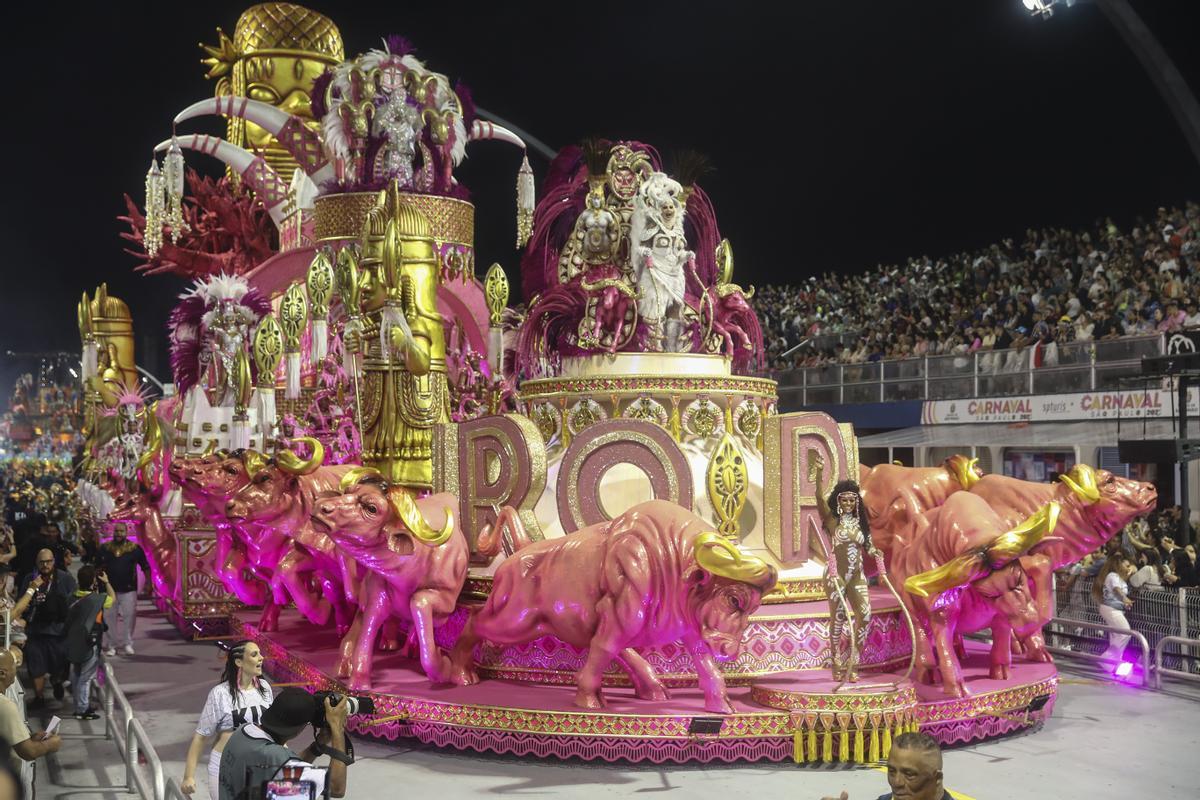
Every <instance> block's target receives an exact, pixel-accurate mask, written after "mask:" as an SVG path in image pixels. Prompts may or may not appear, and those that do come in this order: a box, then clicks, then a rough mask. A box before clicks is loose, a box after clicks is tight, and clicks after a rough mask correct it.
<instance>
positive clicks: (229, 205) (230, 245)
mask: <svg viewBox="0 0 1200 800" xmlns="http://www.w3.org/2000/svg"><path fill="white" fill-rule="evenodd" d="M187 185H188V192H189V194H188V195H187V196H186V197H185V198H184V206H183V215H184V219H185V220H186V221H187V223H188V226H189V227H190V228H191V230H190V231H189V232H187V233H185V234H184V235H183V236H181V237H180V238H179V243H178V244H172V243H171V239H170V237H169V236H167V237H164V238H165V241H164V242H163V245H162V248H161V249H160V250H159V253H158V255H157V256H155V257H153V258H151V257H150V256H149V255H147V254H146V248H145V245H144V243H143V237H144V235H145V231H146V216H145V214H143V213H142V211H141V209H140V208H138V205H137V203H135V202H134V201H133V199H132V198H130V196H129V195H125V207H126V210H127V211H128V212H129V213H128V214H127V215H126V216H122V217H117V219H118V220H120V221H121V222H124V223H125V224H127V225H128V226H129V230H128V231H125V232H122V233H121V238H122V239H124V240H126V241H127V242H131V243H132V244H133V247H129V248H126V249H125V252H127V253H129V254H130V255H132V256H134V257H136V258H137V259H138V260H139V262H140V263H138V264H137V265H136V266H135V267H134V270H136V271H138V272H143V273H145V274H147V275H157V274H161V273H173V274H175V275H181V276H183V277H185V278H198V277H202V276H205V275H217V274H220V273H222V272H223V273H226V274H229V275H243V274H245V273H246V272H249V271H250V270H252V269H254V268H255V267H257V266H258V265H259V264H261V263H262V262H264V261H266V260H267V259H268V258H270V257H271V256H273V255H274V254H275V250H276V248H275V242H274V238H275V229H274V226H273V225H272V224H271V218H270V217H269V216H268V215H267V212H266V211H265V210H264V209H263V207H262V204H261V203H259V202H258V200H257V199H255V197H254V196H253V195H252V194H250V193H249V192H247V191H246V190H245V189H243V188H241V187H239V186H234V185H233V184H232V183H231V182H230V180H229V179H228V178H227V177H221V178H220V179H217V180H214V179H212V178H206V177H203V176H201V175H200V174H199V173H197V172H196V171H195V170H192V169H189V170H188V172H187Z"/></svg>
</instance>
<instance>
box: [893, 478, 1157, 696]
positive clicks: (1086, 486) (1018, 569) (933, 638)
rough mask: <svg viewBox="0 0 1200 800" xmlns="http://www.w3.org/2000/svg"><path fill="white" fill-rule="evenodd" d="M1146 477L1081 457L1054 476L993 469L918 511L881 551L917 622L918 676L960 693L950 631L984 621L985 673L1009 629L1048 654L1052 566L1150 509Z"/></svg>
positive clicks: (1007, 655)
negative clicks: (1053, 479)
mask: <svg viewBox="0 0 1200 800" xmlns="http://www.w3.org/2000/svg"><path fill="white" fill-rule="evenodd" d="M1156 498H1157V493H1156V491H1155V489H1154V487H1153V486H1152V485H1150V484H1147V483H1141V482H1137V481H1131V480H1127V479H1125V478H1118V477H1116V476H1114V475H1112V474H1111V473H1109V472H1107V471H1104V470H1095V469H1093V468H1092V467H1089V466H1086V465H1083V464H1080V465H1077V466H1076V467H1075V468H1073V469H1072V470H1071V472H1070V473H1069V474H1067V475H1064V476H1062V478H1061V483H1058V484H1038V483H1031V482H1027V481H1019V480H1015V479H1012V478H1005V477H1003V476H998V475H991V476H986V477H984V478H982V479H980V480H979V482H978V483H976V484H975V485H974V486H972V488H971V490H970V491H968V492H955V493H953V494H951V495H950V496H949V497H948V498H947V499H946V501H945V502H944V503H943V504H942V505H941V506H939V507H938V508H935V509H933V510H931V511H929V512H927V513H926V514H925V516H926V523H927V524H926V525H923V526H919V531H920V532H919V533H917V534H915V535H914V538H913V539H912V541H911V542H910V543H908V544H907V546H905V547H903V548H894V549H893V551H892V553H891V558H890V559H889V565H890V568H891V570H892V572H893V574H894V575H895V576H896V577H897V579H898V580H899V581H900V582H903V584H904V589H905V592H904V593H903V599H904V602H905V605H906V606H908V608H909V611H910V612H911V613H912V615H913V618H914V622H915V623H916V626H915V627H916V632H917V641H916V642H915V643H914V644H915V647H916V651H917V652H916V655H917V663H918V677H919V678H920V679H922V680H924V681H926V682H929V683H932V682H934V681H935V680H937V679H938V678H939V677H940V680H941V684H942V689H943V691H944V692H945V693H946V694H947V695H950V696H953V697H961V696H963V695H964V694H965V693H966V687H965V685H964V683H963V677H962V668H961V666H960V664H959V660H958V655H957V653H956V652H955V639H956V636H958V635H961V634H964V633H971V632H974V631H978V630H981V629H983V628H987V627H990V628H991V629H992V649H991V664H992V666H991V673H990V674H991V677H992V678H994V679H998V680H1001V679H1006V678H1007V677H1008V674H1009V668H1010V666H1011V663H1012V661H1011V659H1012V654H1011V648H1012V641H1011V639H1012V636H1013V634H1014V633H1015V634H1016V635H1017V637H1018V638H1019V639H1021V640H1022V641H1023V642H1024V645H1025V655H1026V657H1027V658H1029V659H1031V660H1034V661H1050V660H1051V657H1050V654H1049V653H1048V652H1046V650H1045V645H1044V643H1043V641H1042V636H1041V629H1042V627H1043V626H1044V625H1045V624H1046V623H1047V622H1049V621H1050V618H1051V617H1052V616H1053V608H1052V607H1051V581H1052V580H1053V573H1054V570H1055V569H1057V568H1059V567H1062V566H1065V565H1066V564H1069V563H1071V562H1073V561H1076V560H1078V559H1079V558H1082V557H1083V556H1084V555H1085V554H1086V553H1088V552H1090V551H1092V550H1094V549H1095V548H1096V547H1098V546H1099V545H1101V544H1103V543H1104V542H1105V541H1107V540H1108V539H1109V538H1111V537H1112V536H1113V535H1114V534H1115V533H1116V532H1117V531H1119V530H1120V529H1121V527H1122V526H1124V524H1125V523H1126V522H1128V521H1129V520H1130V519H1132V518H1134V517H1136V516H1139V515H1141V514H1146V513H1149V511H1151V510H1152V509H1153V508H1154V504H1155V501H1156Z"/></svg>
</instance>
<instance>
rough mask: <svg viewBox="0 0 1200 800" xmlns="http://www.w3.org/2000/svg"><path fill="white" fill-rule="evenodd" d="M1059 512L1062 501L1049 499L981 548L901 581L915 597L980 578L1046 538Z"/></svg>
mask: <svg viewBox="0 0 1200 800" xmlns="http://www.w3.org/2000/svg"><path fill="white" fill-rule="evenodd" d="M1061 512H1062V506H1061V505H1059V504H1058V503H1055V502H1053V501H1052V502H1049V503H1047V504H1046V505H1044V506H1042V507H1041V508H1039V509H1038V510H1037V511H1035V512H1034V513H1032V514H1030V515H1029V517H1028V518H1027V519H1026V520H1025V521H1024V522H1022V523H1021V524H1020V525H1018V526H1017V527H1015V528H1013V529H1012V530H1010V531H1005V532H1004V533H1002V534H1000V535H999V536H997V537H996V538H995V539H993V540H992V542H991V544H989V545H987V547H985V548H983V549H982V550H972V551H971V552H969V553H964V554H963V555H960V556H957V557H955V558H953V559H951V560H950V561H948V562H946V563H945V564H943V565H941V566H940V567H935V568H934V569H931V570H928V571H926V572H922V573H919V574H917V575H913V576H912V577H910V578H909V579H908V580H906V581H905V582H904V588H905V590H907V591H908V592H909V593H910V594H915V595H917V596H918V597H929V596H930V595H934V594H941V593H942V592H944V591H946V590H948V589H953V588H954V587H956V586H965V585H966V584H968V583H971V582H972V581H974V580H976V579H978V578H982V577H984V576H985V575H987V574H988V572H990V571H992V570H995V569H999V568H1000V567H1003V566H1004V565H1005V564H1008V563H1009V562H1011V561H1012V560H1013V559H1016V558H1020V557H1021V556H1023V555H1025V554H1026V553H1028V552H1029V551H1030V550H1031V549H1032V548H1033V547H1034V546H1035V545H1036V544H1037V543H1038V542H1040V541H1042V540H1043V539H1044V538H1046V536H1048V535H1049V534H1050V533H1051V532H1053V531H1054V528H1055V526H1056V525H1058V516H1059V514H1060V513H1061Z"/></svg>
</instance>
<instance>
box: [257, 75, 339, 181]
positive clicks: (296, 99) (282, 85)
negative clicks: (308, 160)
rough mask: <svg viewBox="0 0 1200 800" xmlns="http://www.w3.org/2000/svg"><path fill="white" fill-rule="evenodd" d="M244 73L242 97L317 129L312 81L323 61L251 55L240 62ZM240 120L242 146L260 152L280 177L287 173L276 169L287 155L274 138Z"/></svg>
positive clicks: (288, 158)
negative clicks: (290, 115) (295, 117)
mask: <svg viewBox="0 0 1200 800" xmlns="http://www.w3.org/2000/svg"><path fill="white" fill-rule="evenodd" d="M243 67H244V72H245V90H244V94H243V96H244V97H249V98H250V99H251V100H258V101H259V102H262V103H270V104H271V105H273V106H276V107H278V108H280V109H282V110H284V111H286V112H288V113H289V114H293V115H295V116H297V117H301V118H302V119H304V120H305V121H307V122H308V123H309V127H311V128H312V129H313V130H317V128H318V127H319V126H318V123H317V122H316V121H315V120H313V113H312V84H313V81H314V80H316V79H317V78H318V77H319V76H320V75H321V73H322V72H324V71H325V67H326V62H324V61H318V60H315V59H310V58H298V57H295V56H284V55H271V56H252V57H249V58H246V59H245V60H244V61H243ZM238 121H239V122H242V124H243V126H244V129H243V132H242V138H243V143H242V146H243V147H245V148H246V149H247V150H251V151H253V152H258V153H264V154H265V155H266V157H267V162H268V163H270V164H271V165H272V166H274V167H276V171H277V172H279V173H280V175H282V176H287V175H288V174H289V173H287V172H283V171H281V170H280V167H279V166H278V164H279V163H280V162H288V161H290V160H291V156H289V155H288V154H287V152H286V151H285V150H284V149H283V148H282V147H280V145H279V143H278V142H277V141H275V137H273V136H272V135H271V134H269V133H267V132H266V131H265V130H263V129H262V128H260V127H259V126H257V125H255V124H254V123H253V122H245V121H243V120H238Z"/></svg>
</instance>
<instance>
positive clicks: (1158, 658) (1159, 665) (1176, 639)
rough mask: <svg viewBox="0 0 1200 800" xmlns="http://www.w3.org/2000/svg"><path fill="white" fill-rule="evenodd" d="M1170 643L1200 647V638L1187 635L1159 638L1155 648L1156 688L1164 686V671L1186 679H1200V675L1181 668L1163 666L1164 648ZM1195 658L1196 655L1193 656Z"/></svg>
mask: <svg viewBox="0 0 1200 800" xmlns="http://www.w3.org/2000/svg"><path fill="white" fill-rule="evenodd" d="M1168 644H1182V645H1188V646H1189V647H1192V648H1197V649H1200V639H1190V638H1188V637H1186V636H1164V637H1163V638H1162V639H1160V640H1159V642H1158V646H1157V647H1155V648H1154V688H1155V689H1161V688H1162V676H1163V673H1166V674H1167V675H1173V676H1174V677H1176V678H1183V679H1184V680H1186V681H1200V675H1194V674H1192V673H1191V672H1187V671H1184V670H1181V669H1170V668H1169V667H1164V666H1163V649H1164V648H1165V647H1166V646H1167V645H1168ZM1193 658H1194V657H1193Z"/></svg>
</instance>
